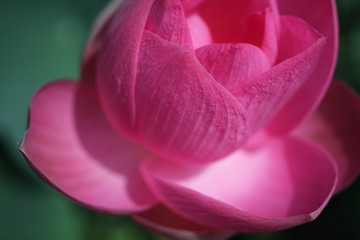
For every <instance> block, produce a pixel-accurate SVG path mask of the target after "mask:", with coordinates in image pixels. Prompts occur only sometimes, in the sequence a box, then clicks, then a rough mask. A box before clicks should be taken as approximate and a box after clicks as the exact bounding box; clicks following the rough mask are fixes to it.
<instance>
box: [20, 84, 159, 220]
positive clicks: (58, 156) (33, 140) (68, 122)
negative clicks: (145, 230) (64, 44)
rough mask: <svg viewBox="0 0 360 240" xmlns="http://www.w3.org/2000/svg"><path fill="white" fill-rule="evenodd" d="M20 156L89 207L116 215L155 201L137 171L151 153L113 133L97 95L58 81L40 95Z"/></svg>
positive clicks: (32, 108)
mask: <svg viewBox="0 0 360 240" xmlns="http://www.w3.org/2000/svg"><path fill="white" fill-rule="evenodd" d="M30 114H31V115H30V126H29V129H28V131H27V133H26V135H25V137H24V139H23V142H22V145H21V147H20V151H21V152H22V153H23V154H24V155H25V157H26V158H27V160H28V162H29V164H30V166H32V167H33V168H34V170H35V171H36V172H37V173H38V174H39V175H40V176H41V177H42V178H43V179H44V180H45V181H46V182H48V183H49V184H50V185H52V186H53V187H55V188H56V189H58V190H59V191H61V192H62V193H63V194H65V195H67V196H69V197H70V198H72V199H73V200H75V201H77V202H79V203H81V204H83V205H86V206H88V207H91V208H94V209H97V210H101V211H105V212H111V213H129V212H136V211H139V210H143V209H146V208H148V207H149V206H151V205H152V204H154V203H155V202H156V200H155V198H154V197H153V196H152V194H151V193H150V192H149V191H148V189H147V187H146V185H145V184H144V182H143V180H142V177H141V175H140V174H139V171H138V164H139V162H140V161H141V160H142V159H143V158H145V157H146V155H147V152H146V151H144V150H143V149H142V148H141V147H139V146H137V145H135V144H132V143H130V142H128V141H127V140H125V139H123V138H122V137H120V136H118V135H117V134H116V133H114V131H113V129H112V128H111V127H110V126H109V124H108V123H107V121H106V119H105V117H104V114H103V112H102V111H101V108H100V106H99V103H98V100H97V97H96V94H94V90H92V89H90V88H87V87H86V86H85V85H80V86H79V84H78V83H76V82H74V81H57V82H54V83H50V84H48V85H46V86H45V87H43V88H42V89H40V90H39V92H38V93H37V94H36V95H35V97H34V98H33V100H32V102H31V106H30Z"/></svg>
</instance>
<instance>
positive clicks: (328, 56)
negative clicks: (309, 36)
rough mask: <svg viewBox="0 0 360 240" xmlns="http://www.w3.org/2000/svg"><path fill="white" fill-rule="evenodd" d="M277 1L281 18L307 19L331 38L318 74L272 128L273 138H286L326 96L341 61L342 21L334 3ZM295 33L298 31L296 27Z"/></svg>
mask: <svg viewBox="0 0 360 240" xmlns="http://www.w3.org/2000/svg"><path fill="white" fill-rule="evenodd" d="M277 1H278V4H279V11H280V14H289V15H295V16H298V17H300V18H302V19H304V20H305V21H307V22H308V24H309V25H310V26H312V27H314V28H315V29H316V30H317V31H319V32H320V33H321V34H322V35H323V36H325V37H326V38H327V44H326V47H325V49H324V53H323V54H322V56H321V58H320V60H319V63H318V65H317V67H316V69H315V71H314V72H313V73H312V74H311V76H310V77H309V78H308V80H307V81H306V82H305V83H304V85H303V86H302V87H301V88H300V89H299V91H298V93H296V95H295V96H294V97H293V98H292V99H291V101H290V102H289V103H288V104H287V105H286V106H285V108H284V109H283V110H282V111H281V112H280V113H279V114H278V115H277V117H276V118H275V119H274V121H273V122H272V124H271V125H270V126H269V130H270V131H271V132H272V133H273V134H283V133H286V132H289V131H291V129H293V128H294V127H296V125H298V124H299V123H300V122H301V121H302V120H303V119H304V118H305V117H306V116H309V115H310V114H311V113H312V112H313V111H314V110H315V109H316V107H317V106H318V104H319V103H320V101H321V99H322V97H323V96H324V94H325V92H326V89H327V87H328V85H329V83H330V81H331V79H332V76H333V73H334V68H335V62H336V58H337V51H338V20H337V14H336V6H335V1H334V0H317V1H311V0H302V1H297V0H277ZM309 9H311V11H310V10H309ZM319 13H321V14H319ZM293 29H294V30H296V28H295V27H294V28H293Z"/></svg>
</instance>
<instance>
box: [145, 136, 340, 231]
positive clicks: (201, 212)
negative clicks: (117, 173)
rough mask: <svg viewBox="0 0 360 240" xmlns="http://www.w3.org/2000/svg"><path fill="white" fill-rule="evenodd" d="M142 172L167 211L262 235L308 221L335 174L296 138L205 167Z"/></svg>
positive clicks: (322, 155)
mask: <svg viewBox="0 0 360 240" xmlns="http://www.w3.org/2000/svg"><path fill="white" fill-rule="evenodd" d="M142 169H143V173H144V175H145V176H146V179H147V181H148V183H149V186H150V187H151V188H152V190H153V192H154V193H155V194H156V195H157V196H158V197H159V199H160V200H161V202H163V203H164V204H165V205H166V206H167V207H169V208H171V209H172V210H173V211H175V212H176V213H177V214H179V215H181V216H184V217H186V218H189V219H192V220H193V221H195V222H198V223H201V224H205V225H208V226H213V227H216V228H222V229H224V230H228V231H241V232H266V231H275V230H280V229H285V228H289V227H293V226H296V225H299V224H302V223H304V222H307V221H310V220H312V219H314V218H315V217H316V216H317V215H318V214H319V213H320V211H321V210H322V209H323V208H324V206H325V205H326V203H327V202H328V200H329V198H330V197H331V195H332V193H333V191H334V188H335V184H336V179H337V172H336V167H335V165H334V163H333V162H332V160H331V158H330V156H329V155H328V154H327V153H326V152H325V151H323V150H322V149H321V148H318V147H317V145H315V144H312V143H310V142H307V141H305V140H301V139H295V138H288V139H283V140H275V139H267V141H265V142H262V143H261V144H260V145H258V146H248V147H247V148H245V150H241V151H238V152H236V153H234V154H232V155H231V156H229V157H227V158H225V159H223V160H222V161H219V162H216V163H212V164H211V165H208V166H206V167H198V168H195V167H194V166H191V167H188V166H185V165H174V164H171V163H169V162H166V161H162V160H159V159H157V160H153V161H151V162H146V163H144V164H143V168H142Z"/></svg>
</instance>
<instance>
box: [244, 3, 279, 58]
mask: <svg viewBox="0 0 360 240" xmlns="http://www.w3.org/2000/svg"><path fill="white" fill-rule="evenodd" d="M248 26H249V34H248V37H247V39H246V42H249V43H251V44H254V45H256V46H259V47H260V48H261V49H262V50H263V51H264V52H265V54H266V55H267V56H268V58H269V59H270V62H271V64H274V62H275V60H276V57H277V52H278V42H277V41H278V37H279V31H280V29H279V17H278V15H277V14H276V13H274V12H273V11H271V10H269V9H266V10H265V11H264V12H261V13H254V14H253V15H251V16H250V17H249V20H248Z"/></svg>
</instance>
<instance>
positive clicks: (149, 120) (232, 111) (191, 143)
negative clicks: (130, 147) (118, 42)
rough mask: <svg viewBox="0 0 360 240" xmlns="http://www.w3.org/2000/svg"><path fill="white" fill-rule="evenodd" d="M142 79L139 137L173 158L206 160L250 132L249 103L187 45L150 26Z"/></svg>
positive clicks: (142, 56) (138, 90) (228, 149)
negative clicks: (165, 37) (245, 106)
mask: <svg viewBox="0 0 360 240" xmlns="http://www.w3.org/2000/svg"><path fill="white" fill-rule="evenodd" d="M139 59H140V60H139V67H138V75H137V85H136V104H137V105H136V106H137V109H138V122H137V129H138V139H139V141H141V142H142V143H143V144H144V145H145V146H146V147H148V148H150V149H151V150H152V151H154V152H156V153H158V154H160V155H162V156H164V157H166V158H168V159H173V160H179V161H186V162H196V163H204V162H209V161H214V160H217V159H219V158H221V157H223V156H225V155H227V154H229V153H231V152H232V151H234V150H235V149H237V148H238V147H239V145H240V144H242V142H243V141H244V139H245V137H246V136H247V134H248V133H247V127H246V124H247V123H246V122H245V119H246V118H245V116H244V113H243V108H242V106H241V105H240V104H239V102H238V101H237V100H236V99H235V98H234V97H233V96H232V95H231V94H229V92H228V91H227V90H225V89H224V88H223V87H222V86H221V85H220V84H219V83H217V82H216V81H215V80H214V79H213V78H212V77H211V75H210V74H208V73H207V72H206V71H205V70H204V68H203V67H202V66H201V65H200V63H199V62H198V61H197V60H196V59H195V57H194V56H193V55H192V54H191V53H190V52H189V51H188V50H187V49H185V48H183V47H180V46H179V45H177V44H172V43H170V42H168V41H165V40H163V39H161V38H159V37H158V36H156V35H154V34H153V33H150V32H147V31H146V32H145V33H144V37H143V42H142V46H141V51H140V57H139Z"/></svg>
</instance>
